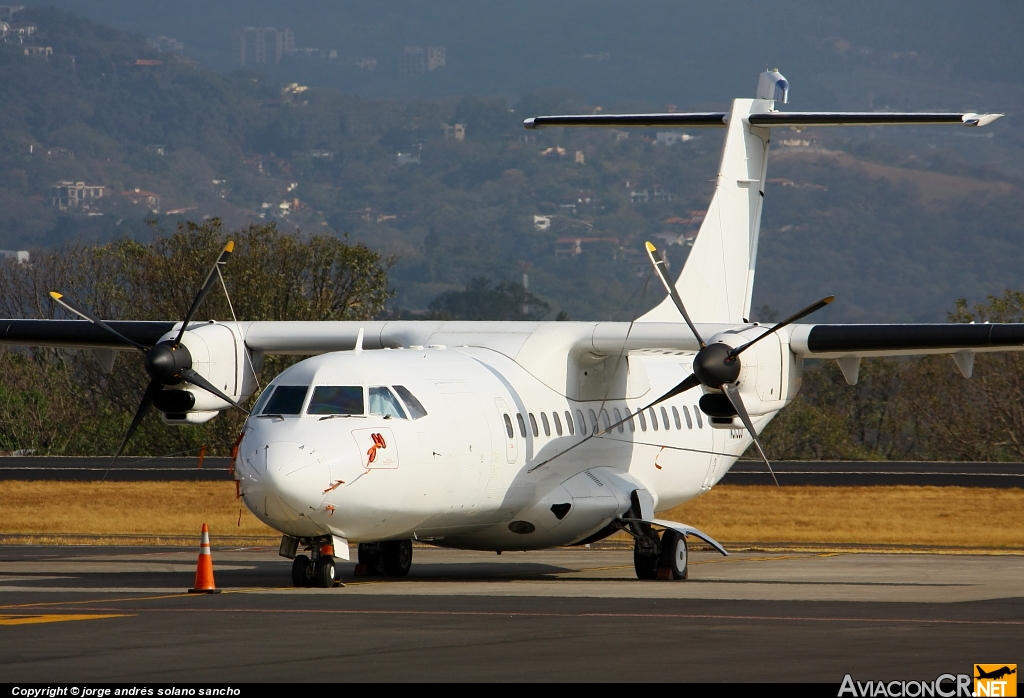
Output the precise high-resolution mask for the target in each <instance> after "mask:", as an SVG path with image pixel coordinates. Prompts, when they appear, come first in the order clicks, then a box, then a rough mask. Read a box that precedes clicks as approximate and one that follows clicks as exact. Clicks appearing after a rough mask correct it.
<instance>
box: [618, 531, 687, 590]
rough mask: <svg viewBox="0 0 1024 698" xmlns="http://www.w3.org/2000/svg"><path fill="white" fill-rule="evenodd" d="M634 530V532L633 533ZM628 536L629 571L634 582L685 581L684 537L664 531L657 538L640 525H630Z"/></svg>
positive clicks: (675, 532)
mask: <svg viewBox="0 0 1024 698" xmlns="http://www.w3.org/2000/svg"><path fill="white" fill-rule="evenodd" d="M634 529H636V530H634ZM630 533H632V534H633V536H634V542H633V568H634V569H635V570H636V576H637V579H665V580H677V579H687V578H688V577H689V569H688V567H687V560H688V558H689V555H688V551H687V548H686V536H684V535H683V534H682V533H679V532H678V531H673V530H671V529H668V530H666V531H664V532H663V533H662V534H661V537H660V538H659V537H658V532H657V531H655V530H654V529H653V528H651V527H650V526H649V525H647V524H644V523H636V522H634V523H632V524H631V525H630Z"/></svg>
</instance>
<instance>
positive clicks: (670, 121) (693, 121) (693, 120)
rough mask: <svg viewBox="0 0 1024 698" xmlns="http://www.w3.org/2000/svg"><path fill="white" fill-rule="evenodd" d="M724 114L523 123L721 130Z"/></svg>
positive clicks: (586, 117) (574, 118) (562, 118)
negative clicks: (702, 127) (713, 128)
mask: <svg viewBox="0 0 1024 698" xmlns="http://www.w3.org/2000/svg"><path fill="white" fill-rule="evenodd" d="M728 116H729V115H728V114H727V113H726V112H708V113H706V114H581V115H578V116H535V117H533V118H532V119H527V120H526V121H524V122H523V126H525V127H526V128H528V129H538V128H548V127H551V126H604V127H612V128H615V127H619V128H623V127H627V126H639V127H644V126H647V127H652V126H658V127H660V126H683V127H688V128H695V127H700V126H710V127H718V128H723V127H725V126H726V125H727V124H728Z"/></svg>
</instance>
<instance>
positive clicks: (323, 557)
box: [281, 536, 345, 589]
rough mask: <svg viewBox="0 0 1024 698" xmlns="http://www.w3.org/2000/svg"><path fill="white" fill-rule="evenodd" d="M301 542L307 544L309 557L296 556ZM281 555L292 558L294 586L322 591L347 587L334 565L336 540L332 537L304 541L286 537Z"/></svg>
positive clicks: (282, 540) (282, 541)
mask: <svg viewBox="0 0 1024 698" xmlns="http://www.w3.org/2000/svg"><path fill="white" fill-rule="evenodd" d="M300 542H303V543H306V547H305V549H306V550H307V551H308V552H309V555H296V554H295V551H296V550H297V549H298V546H299V543H300ZM288 553H291V555H289V554H288ZM281 555H282V556H284V557H292V586H296V587H320V588H322V589H330V588H331V587H333V586H345V585H344V584H342V583H341V577H340V575H339V574H338V569H337V567H336V566H335V564H334V540H333V539H332V538H331V537H330V536H324V537H322V538H313V539H304V540H303V541H300V540H299V539H298V538H292V537H291V536H284V537H283V538H282V539H281Z"/></svg>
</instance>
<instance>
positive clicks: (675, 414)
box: [672, 407, 683, 429]
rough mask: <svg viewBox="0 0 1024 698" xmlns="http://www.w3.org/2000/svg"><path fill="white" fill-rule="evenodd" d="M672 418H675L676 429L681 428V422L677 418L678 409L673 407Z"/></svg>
mask: <svg viewBox="0 0 1024 698" xmlns="http://www.w3.org/2000/svg"><path fill="white" fill-rule="evenodd" d="M672 419H673V420H675V423H676V429H682V428H683V423H682V422H681V421H680V420H679V410H677V409H676V408H675V407H673V408H672Z"/></svg>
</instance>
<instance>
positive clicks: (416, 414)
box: [394, 385, 427, 419]
mask: <svg viewBox="0 0 1024 698" xmlns="http://www.w3.org/2000/svg"><path fill="white" fill-rule="evenodd" d="M394 388H395V392H396V393H398V397H400V398H402V402H404V403H405V406H406V407H408V408H409V416H410V417H412V418H413V419H419V418H420V417H426V416H427V411H426V410H425V409H423V405H422V404H421V403H420V401H419V400H417V399H416V396H415V395H413V394H412V393H411V392H409V389H408V388H406V387H405V386H404V385H396V386H394Z"/></svg>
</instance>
